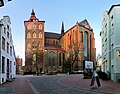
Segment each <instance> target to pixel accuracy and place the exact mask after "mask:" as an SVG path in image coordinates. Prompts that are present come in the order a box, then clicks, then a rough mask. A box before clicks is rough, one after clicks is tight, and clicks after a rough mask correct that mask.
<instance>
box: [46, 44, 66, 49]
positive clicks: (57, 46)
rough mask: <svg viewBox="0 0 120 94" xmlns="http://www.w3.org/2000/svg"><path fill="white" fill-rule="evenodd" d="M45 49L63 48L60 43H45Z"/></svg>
mask: <svg viewBox="0 0 120 94" xmlns="http://www.w3.org/2000/svg"><path fill="white" fill-rule="evenodd" d="M45 49H46V50H58V51H64V50H63V48H62V47H61V46H60V45H54V44H46V45H45Z"/></svg>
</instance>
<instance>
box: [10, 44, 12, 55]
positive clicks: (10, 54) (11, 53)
mask: <svg viewBox="0 0 120 94" xmlns="http://www.w3.org/2000/svg"><path fill="white" fill-rule="evenodd" d="M10 55H11V56H12V47H11V46H10Z"/></svg>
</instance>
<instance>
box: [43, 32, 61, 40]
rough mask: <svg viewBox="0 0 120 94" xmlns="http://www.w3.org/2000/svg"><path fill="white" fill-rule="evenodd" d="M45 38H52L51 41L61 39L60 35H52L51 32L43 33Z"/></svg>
mask: <svg viewBox="0 0 120 94" xmlns="http://www.w3.org/2000/svg"><path fill="white" fill-rule="evenodd" d="M44 34H45V35H44V36H45V38H53V39H59V38H60V37H61V34H58V33H53V32H45V33H44Z"/></svg>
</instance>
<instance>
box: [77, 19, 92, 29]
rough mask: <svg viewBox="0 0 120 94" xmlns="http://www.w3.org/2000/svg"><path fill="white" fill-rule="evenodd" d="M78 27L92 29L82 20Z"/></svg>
mask: <svg viewBox="0 0 120 94" xmlns="http://www.w3.org/2000/svg"><path fill="white" fill-rule="evenodd" d="M79 25H81V26H84V27H86V28H88V29H92V28H91V27H90V25H89V23H88V21H87V20H86V19H85V20H83V21H81V22H80V23H79Z"/></svg>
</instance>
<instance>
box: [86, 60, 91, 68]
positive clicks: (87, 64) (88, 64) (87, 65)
mask: <svg viewBox="0 0 120 94" xmlns="http://www.w3.org/2000/svg"><path fill="white" fill-rule="evenodd" d="M85 69H93V62H92V61H85Z"/></svg>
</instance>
